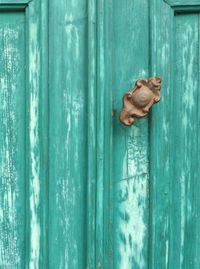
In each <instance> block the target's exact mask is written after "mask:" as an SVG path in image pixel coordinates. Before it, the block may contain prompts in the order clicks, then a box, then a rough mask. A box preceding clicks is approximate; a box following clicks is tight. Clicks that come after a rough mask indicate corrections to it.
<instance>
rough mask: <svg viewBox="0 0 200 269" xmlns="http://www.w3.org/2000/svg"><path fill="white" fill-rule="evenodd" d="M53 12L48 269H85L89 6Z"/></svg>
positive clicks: (54, 5)
mask: <svg viewBox="0 0 200 269" xmlns="http://www.w3.org/2000/svg"><path fill="white" fill-rule="evenodd" d="M49 12H50V13H49V18H50V21H49V44H50V46H49V53H50V54H49V60H50V73H49V74H50V76H49V79H50V80H49V86H50V89H49V227H48V235H49V268H52V269H54V268H71V269H73V268H74V269H77V268H85V267H86V255H87V252H86V251H87V241H86V239H87V228H86V214H87V213H86V212H87V208H86V204H87V199H86V196H87V166H88V162H87V156H88V155H87V154H88V146H87V143H93V141H88V142H87V128H88V123H87V118H88V117H87V105H88V102H90V100H88V99H87V87H88V80H87V77H88V61H87V55H88V47H87V1H85V0H84V1H81V2H80V1H78V0H76V1H70V0H68V1H64V0H62V1H60V2H59V4H58V2H57V1H54V0H52V1H50V6H49ZM90 165H93V164H92V163H91V164H90ZM94 165H95V164H94ZM94 202H95V201H94Z"/></svg>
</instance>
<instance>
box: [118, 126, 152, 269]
mask: <svg viewBox="0 0 200 269" xmlns="http://www.w3.org/2000/svg"><path fill="white" fill-rule="evenodd" d="M133 128H134V127H133ZM140 131H141V130H140V129H139V128H134V134H132V135H130V136H128V139H127V151H126V152H125V155H124V159H123V171H122V180H121V181H120V182H119V183H118V187H117V189H118V210H119V216H120V217H119V227H118V230H119V233H118V236H119V238H118V240H119V255H120V264H119V267H118V268H127V269H129V268H133V266H134V265H135V266H136V267H138V268H144V266H145V263H146V261H145V254H144V253H145V249H146V238H147V232H148V230H147V229H148V225H147V223H146V216H145V213H146V209H147V206H148V161H147V148H146V146H145V143H146V142H145V139H142V138H141V134H140Z"/></svg>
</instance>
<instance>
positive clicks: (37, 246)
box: [26, 1, 48, 268]
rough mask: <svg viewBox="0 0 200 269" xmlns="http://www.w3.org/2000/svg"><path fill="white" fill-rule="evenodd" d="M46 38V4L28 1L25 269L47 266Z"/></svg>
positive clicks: (45, 2)
mask: <svg viewBox="0 0 200 269" xmlns="http://www.w3.org/2000/svg"><path fill="white" fill-rule="evenodd" d="M47 34H48V32H47V1H32V2H31V3H30V5H29V6H28V7H27V9H26V54H27V58H26V59H27V62H26V66H27V77H26V81H27V85H26V87H27V100H26V107H27V108H26V109H27V118H26V121H27V146H26V154H27V177H28V178H29V181H28V183H27V190H26V196H27V199H26V200H27V211H26V237H27V238H26V240H27V243H26V251H27V253H26V267H27V268H45V267H46V266H47V265H46V260H47V253H46V252H47V251H46V250H47V238H46V221H47V220H46V208H47V203H48V200H47V186H48V181H47V174H48V155H47V135H48V128H47V127H48V125H47V123H48V122H47V119H48V117H47V115H48V114H47V113H48V109H47V102H48V96H47V85H48V83H47V79H48V76H47V70H48V69H47V62H48V58H47V51H48V50H47V41H48V40H47Z"/></svg>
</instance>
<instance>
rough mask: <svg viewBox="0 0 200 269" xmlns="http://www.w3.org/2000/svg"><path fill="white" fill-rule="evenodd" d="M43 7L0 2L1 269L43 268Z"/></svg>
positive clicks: (44, 219)
mask: <svg viewBox="0 0 200 269" xmlns="http://www.w3.org/2000/svg"><path fill="white" fill-rule="evenodd" d="M45 5H46V2H45V1H43V3H42V4H41V3H40V2H39V1H32V2H31V3H28V1H27V2H25V1H21V2H20V1H18V2H17V3H16V2H15V1H3V3H2V1H0V55H1V56H0V59H1V61H0V102H1V106H0V111H1V112H0V117H1V130H0V148H1V156H0V162H1V175H0V180H1V181H0V197H1V198H0V212H1V214H0V216H1V218H0V241H1V243H0V267H1V268H20V269H21V268H25V267H26V268H45V263H46V259H45V257H46V240H45V238H46V234H45V229H46V228H45V226H46V225H45V221H46V216H45V214H44V213H45V210H46V209H45V208H46V197H45V190H46V176H45V174H46V170H47V169H46V165H47V162H46V156H47V154H46V137H47V132H46V131H47V129H46V114H47V109H46V104H47V97H45V98H46V101H44V98H43V97H44V96H45V95H46V79H47V77H46V76H45V74H46V73H47V66H46V62H47V60H46V57H44V58H43V56H44V54H45V53H44V51H46V40H47V39H46V36H45V38H44V39H43V37H44V36H43V34H44V35H45V33H46V30H45V27H46V26H47V25H46V24H45V23H46V22H45V19H46V10H47V9H46V6H45ZM42 10H43V11H44V12H42ZM41 13H43V17H42V19H41V17H40V15H41ZM46 29H47V28H46ZM41 48H43V50H42V49H41ZM43 199H44V200H43ZM43 210H44V211H43Z"/></svg>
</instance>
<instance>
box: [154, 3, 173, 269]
mask: <svg viewBox="0 0 200 269" xmlns="http://www.w3.org/2000/svg"><path fill="white" fill-rule="evenodd" d="M150 12H151V73H152V75H160V76H161V77H162V98H161V101H160V103H159V104H158V105H157V106H154V107H153V109H152V117H151V121H150V212H151V222H150V246H149V250H150V253H149V254H150V255H149V263H150V268H152V269H156V268H163V269H168V268H169V252H170V251H171V250H170V247H171V245H170V225H171V223H170V218H169V216H170V213H169V211H170V188H171V185H170V184H171V178H172V175H171V172H172V170H171V168H172V167H173V163H172V160H171V159H170V150H173V145H172V143H171V132H172V129H171V125H170V123H171V121H172V120H173V115H172V113H169V111H171V109H172V105H173V103H172V102H171V98H172V95H171V87H172V83H173V80H172V79H171V77H172V74H173V73H172V72H174V71H173V69H172V68H173V66H172V64H171V60H172V59H173V39H172V38H173V35H171V33H173V16H174V11H173V10H172V9H171V8H170V7H169V6H168V5H167V4H165V3H164V2H163V1H156V0H155V1H153V2H152V5H151V6H150ZM155 14H156V15H155ZM166 25H168V27H166ZM163 29H165V30H163ZM171 148H172V149H171Z"/></svg>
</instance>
